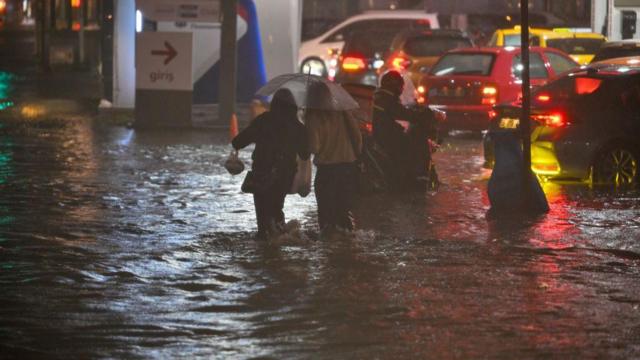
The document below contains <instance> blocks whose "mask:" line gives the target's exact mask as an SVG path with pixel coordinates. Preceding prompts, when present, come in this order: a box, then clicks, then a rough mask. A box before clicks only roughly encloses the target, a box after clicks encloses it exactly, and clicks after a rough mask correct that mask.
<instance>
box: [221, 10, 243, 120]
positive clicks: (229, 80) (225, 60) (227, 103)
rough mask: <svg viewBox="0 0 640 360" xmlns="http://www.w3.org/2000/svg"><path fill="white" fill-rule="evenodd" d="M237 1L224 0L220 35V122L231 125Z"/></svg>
mask: <svg viewBox="0 0 640 360" xmlns="http://www.w3.org/2000/svg"><path fill="white" fill-rule="evenodd" d="M237 14H238V9H237V0H222V17H223V18H222V32H221V34H220V85H219V86H220V91H219V92H218V93H219V94H220V96H219V100H220V112H219V116H220V121H222V123H223V124H229V123H231V118H232V116H233V115H234V114H235V112H236V109H235V107H236V26H237Z"/></svg>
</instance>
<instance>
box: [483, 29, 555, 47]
mask: <svg viewBox="0 0 640 360" xmlns="http://www.w3.org/2000/svg"><path fill="white" fill-rule="evenodd" d="M520 33H521V28H520V25H516V26H514V27H513V28H508V29H498V30H496V31H495V32H494V33H493V35H492V36H491V39H490V40H489V42H488V43H487V46H499V47H503V46H520ZM549 34H553V31H552V30H549V29H540V28H531V29H529V43H530V44H531V45H533V46H540V44H541V43H542V39H543V38H544V37H545V36H547V35H549Z"/></svg>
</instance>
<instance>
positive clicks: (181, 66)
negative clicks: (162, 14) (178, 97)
mask: <svg viewBox="0 0 640 360" xmlns="http://www.w3.org/2000/svg"><path fill="white" fill-rule="evenodd" d="M192 41H193V40H192V34H191V33H186V32H180V33H170V32H141V33H138V34H137V36H136V88H137V89H149V90H189V91H190V90H192V89H193V80H192V75H191V53H192Z"/></svg>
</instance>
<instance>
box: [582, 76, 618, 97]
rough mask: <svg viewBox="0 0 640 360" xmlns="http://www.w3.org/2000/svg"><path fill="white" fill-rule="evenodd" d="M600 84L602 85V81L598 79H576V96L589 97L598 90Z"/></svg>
mask: <svg viewBox="0 0 640 360" xmlns="http://www.w3.org/2000/svg"><path fill="white" fill-rule="evenodd" d="M621 72H622V71H621ZM601 84H602V80H600V79H594V78H589V77H579V78H576V94H578V95H589V94H591V93H593V92H594V91H596V90H598V88H599V87H600V85H601Z"/></svg>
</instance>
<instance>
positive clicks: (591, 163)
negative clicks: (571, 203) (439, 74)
mask: <svg viewBox="0 0 640 360" xmlns="http://www.w3.org/2000/svg"><path fill="white" fill-rule="evenodd" d="M531 103H532V108H531V119H532V120H533V121H532V124H533V127H532V134H531V168H532V170H533V171H534V172H535V173H536V174H537V175H539V176H540V177H542V178H546V179H553V180H578V181H589V182H591V183H594V184H607V185H628V184H632V183H637V182H638V176H639V171H638V166H639V165H640V65H638V63H635V65H629V64H616V63H611V64H603V63H601V64H599V65H597V66H588V67H582V68H580V69H577V70H575V71H572V72H569V73H567V74H565V75H563V76H561V77H559V78H558V79H556V80H555V81H552V82H550V83H549V84H547V85H545V86H543V87H541V88H539V89H537V90H536V91H535V92H534V93H533V94H532V102H531ZM496 112H497V116H496V117H495V118H494V120H493V121H492V124H491V128H492V130H491V131H490V132H489V134H488V136H487V137H488V138H491V133H492V131H496V130H498V131H499V130H504V129H509V128H512V129H517V127H518V125H519V119H520V114H521V104H517V103H514V104H508V105H503V106H500V107H497V108H496ZM489 144H490V141H485V149H486V148H487V146H488V145H489ZM489 155H490V156H491V152H489ZM485 158H486V160H487V161H488V162H490V161H492V159H491V158H487V155H485Z"/></svg>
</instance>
